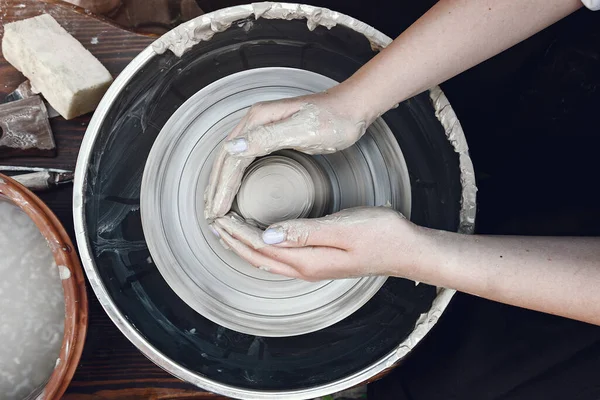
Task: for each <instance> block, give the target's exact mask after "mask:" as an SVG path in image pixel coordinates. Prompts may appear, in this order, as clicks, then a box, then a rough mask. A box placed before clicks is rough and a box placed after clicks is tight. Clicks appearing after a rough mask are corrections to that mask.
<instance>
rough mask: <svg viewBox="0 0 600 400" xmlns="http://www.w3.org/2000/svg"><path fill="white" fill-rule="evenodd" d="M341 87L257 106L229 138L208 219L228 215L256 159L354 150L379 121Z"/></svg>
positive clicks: (217, 165) (216, 168)
mask: <svg viewBox="0 0 600 400" xmlns="http://www.w3.org/2000/svg"><path fill="white" fill-rule="evenodd" d="M355 103H356V100H355V99H352V96H350V95H349V94H347V92H346V91H345V90H344V89H341V85H338V86H336V87H334V88H332V89H330V90H328V91H326V92H323V93H318V94H314V95H309V96H301V97H295V98H290V99H284V100H278V101H272V102H264V103H258V104H255V105H254V106H252V107H251V108H250V110H249V111H248V113H247V114H246V115H245V116H244V118H243V119H242V120H241V121H240V123H239V124H238V125H237V126H236V127H235V129H234V130H233V131H232V132H231V134H229V136H228V137H227V139H226V141H225V143H224V144H223V146H222V148H221V149H220V151H219V153H218V154H217V157H216V159H215V161H214V164H213V168H212V171H211V175H210V181H209V184H208V187H207V189H206V192H205V217H206V218H207V219H209V220H211V219H214V218H217V217H221V216H223V215H225V214H226V213H227V212H228V211H229V209H230V208H231V204H232V202H233V199H234V197H235V195H236V194H237V192H238V190H239V187H240V184H241V181H242V176H243V174H244V170H245V169H246V168H247V167H248V166H249V165H250V163H252V161H254V159H255V158H256V157H260V156H264V155H267V154H269V153H272V152H274V151H277V150H282V149H294V150H298V151H300V152H303V153H307V154H326V153H334V152H336V151H339V150H343V149H345V148H347V147H350V146H351V145H353V144H354V143H355V142H356V141H357V140H358V139H360V138H361V136H362V135H363V134H364V133H365V131H366V129H367V126H368V125H369V124H370V123H371V122H372V121H373V120H374V119H375V118H374V116H371V115H370V114H368V112H367V111H366V110H365V109H364V107H357V106H356V104H355Z"/></svg>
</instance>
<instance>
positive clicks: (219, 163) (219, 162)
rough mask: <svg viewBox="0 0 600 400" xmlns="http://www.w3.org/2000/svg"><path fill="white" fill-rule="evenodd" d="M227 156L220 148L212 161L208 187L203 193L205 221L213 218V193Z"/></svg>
mask: <svg viewBox="0 0 600 400" xmlns="http://www.w3.org/2000/svg"><path fill="white" fill-rule="evenodd" d="M227 156H229V153H227V152H226V151H225V149H224V148H223V146H221V148H220V150H219V152H218V153H217V156H216V158H215V160H214V161H213V165H212V169H211V171H210V178H209V179H208V186H207V187H206V189H205V191H204V217H205V218H206V219H212V218H214V217H215V215H214V214H213V204H214V198H215V192H216V190H217V186H218V184H219V175H220V174H221V170H222V169H223V163H224V162H225V157H227Z"/></svg>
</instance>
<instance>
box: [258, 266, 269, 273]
mask: <svg viewBox="0 0 600 400" xmlns="http://www.w3.org/2000/svg"><path fill="white" fill-rule="evenodd" d="M258 269H262V270H263V271H267V272H269V271H270V270H271V267H267V266H266V265H261V266H260V267H258Z"/></svg>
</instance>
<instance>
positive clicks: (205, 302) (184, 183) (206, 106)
mask: <svg viewBox="0 0 600 400" xmlns="http://www.w3.org/2000/svg"><path fill="white" fill-rule="evenodd" d="M335 83H336V82H335V81H334V80H332V79H330V78H327V77H325V76H323V75H320V74H316V73H314V72H310V71H305V70H299V69H291V68H259V69H253V70H250V71H244V72H239V73H237V74H233V75H230V76H227V77H225V78H222V79H220V80H218V81H216V82H214V83H212V84H211V85H209V86H207V87H205V88H203V89H202V90H200V91H199V92H197V93H196V94H195V95H193V96H192V97H191V98H190V99H189V100H187V101H186V102H185V103H184V104H183V105H182V106H181V107H179V109H178V110H177V111H176V112H175V113H174V114H173V115H172V117H171V118H170V119H169V121H167V123H166V124H165V125H164V127H163V128H162V130H161V132H160V134H159V135H158V137H157V139H156V141H155V143H154V145H153V147H152V150H151V152H150V155H149V157H148V160H147V162H146V168H145V170H144V176H143V179H142V189H141V212H142V223H143V228H144V233H145V235H146V241H147V243H148V247H149V249H150V253H151V255H152V258H153V260H154V262H155V264H156V266H157V267H158V269H159V271H160V273H161V275H162V276H163V277H164V279H165V280H166V281H167V283H168V284H169V286H170V287H171V289H173V291H174V292H175V293H177V295H178V296H179V297H181V299H183V300H184V301H185V302H186V303H187V304H188V305H189V306H190V307H192V308H193V309H194V310H196V311H197V312H198V313H200V314H202V315H204V316H205V317H206V318H209V319H210V320H212V321H214V322H216V323H218V324H219V325H222V326H225V327H227V328H230V329H234V330H236V331H239V332H243V333H247V334H253V335H261V336H292V335H299V334H305V333H308V332H313V331H316V330H319V329H322V328H324V327H327V326H330V325H333V324H335V323H336V322H338V321H340V320H342V319H344V318H345V317H347V316H348V315H350V314H352V313H353V312H354V311H356V310H357V309H358V308H360V307H361V306H362V305H363V304H364V303H366V302H367V301H368V300H369V299H370V298H371V297H372V296H373V295H374V294H375V293H376V292H377V291H378V290H379V289H380V288H381V286H382V285H383V284H384V283H385V281H386V278H385V277H364V278H359V279H344V280H336V281H322V282H305V281H301V280H296V279H289V278H286V277H281V276H277V275H273V274H270V273H268V272H266V271H262V270H259V269H257V268H255V267H252V266H251V265H249V264H247V263H246V262H245V261H243V260H242V259H241V258H239V257H238V256H237V255H235V254H234V253H233V252H231V251H227V250H225V249H224V248H223V247H222V246H221V245H220V244H219V242H218V239H217V238H216V237H215V236H214V235H213V234H212V233H211V231H210V228H209V227H208V224H207V221H206V220H205V218H204V217H203V212H204V201H203V194H204V191H205V188H206V186H207V183H208V178H209V174H210V171H211V168H212V163H213V159H214V157H215V156H216V154H217V150H218V149H219V147H220V144H221V142H222V140H223V139H224V138H225V137H226V136H227V134H228V133H229V132H231V130H232V129H233V128H234V127H235V125H236V124H237V123H238V121H239V120H240V119H241V118H242V117H243V115H244V114H245V112H246V111H247V109H248V108H249V107H250V106H251V105H252V104H254V103H256V102H259V101H269V100H276V99H280V98H284V97H292V96H299V95H305V94H309V93H314V92H320V91H323V90H325V89H327V88H329V87H331V86H333V85H335ZM290 156H292V157H296V158H297V157H307V156H305V155H300V154H295V155H294V154H291V155H290V154H286V153H285V152H283V153H281V154H280V157H282V158H284V161H285V158H291V157H290ZM314 161H315V162H316V164H317V165H318V167H319V168H320V170H321V171H322V172H323V174H324V176H325V177H326V182H327V185H328V190H327V195H328V196H327V197H328V199H326V203H327V207H326V208H325V210H323V208H321V209H320V210H319V213H320V214H321V215H323V214H330V213H332V212H336V211H339V210H341V209H345V208H350V207H355V206H381V205H385V204H390V205H391V206H392V207H393V208H395V209H397V210H399V211H401V212H403V213H404V214H405V215H407V216H409V213H410V181H409V177H408V172H407V168H406V163H405V161H404V158H403V156H402V153H401V151H400V147H399V146H398V144H397V142H396V140H395V139H394V136H393V135H392V133H391V131H390V129H389V127H388V125H387V124H386V123H385V122H384V121H383V120H382V119H379V120H377V121H376V122H375V123H374V124H373V125H372V126H371V127H370V128H369V129H368V131H367V134H366V135H365V136H364V137H363V138H362V139H361V140H360V141H359V142H358V143H357V144H356V145H354V146H352V147H350V148H349V149H346V150H344V151H342V152H339V153H336V154H331V155H325V156H316V157H314ZM259 163H260V161H259ZM250 169H252V167H251V168H250ZM256 189H258V190H260V187H258V188H255V190H256ZM313 189H314V188H313ZM296 190H298V189H296ZM322 192H323V190H322V189H321V190H319V193H320V194H322ZM323 211H324V212H323ZM313 216H319V215H313Z"/></svg>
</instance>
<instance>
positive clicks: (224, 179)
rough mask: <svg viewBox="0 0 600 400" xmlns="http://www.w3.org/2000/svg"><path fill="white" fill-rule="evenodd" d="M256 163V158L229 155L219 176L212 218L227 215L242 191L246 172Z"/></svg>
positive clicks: (211, 211)
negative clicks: (240, 190)
mask: <svg viewBox="0 0 600 400" xmlns="http://www.w3.org/2000/svg"><path fill="white" fill-rule="evenodd" d="M252 161H254V158H251V157H250V158H245V157H235V156H232V155H229V154H227V155H226V156H225V158H224V160H223V164H222V167H221V170H220V171H219V175H218V176H217V178H216V179H217V182H216V187H215V189H214V195H213V197H212V203H211V208H210V211H209V212H210V216H211V217H212V218H217V217H221V216H223V215H225V214H226V213H227V211H229V209H231V204H232V203H233V199H234V198H235V195H236V194H237V192H238V190H239V189H240V185H241V183H242V177H243V176H244V171H245V170H246V168H248V166H249V165H250V164H251V163H252Z"/></svg>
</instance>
